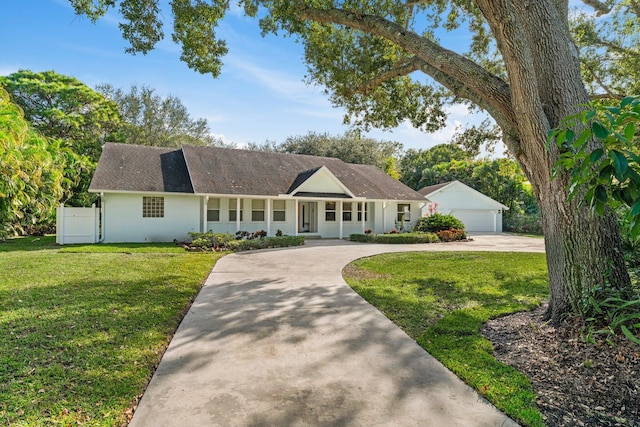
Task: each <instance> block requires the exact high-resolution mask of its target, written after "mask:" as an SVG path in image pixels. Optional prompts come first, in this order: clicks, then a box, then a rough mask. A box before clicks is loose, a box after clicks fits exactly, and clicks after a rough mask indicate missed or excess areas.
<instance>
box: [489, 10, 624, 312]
mask: <svg viewBox="0 0 640 427" xmlns="http://www.w3.org/2000/svg"><path fill="white" fill-rule="evenodd" d="M477 3H478V6H479V7H480V8H481V10H482V12H483V14H484V15H485V17H486V18H487V20H488V22H489V25H490V27H491V29H492V31H493V33H494V35H495V36H496V39H497V44H498V48H499V49H500V51H501V53H502V55H503V57H504V60H505V65H506V68H507V73H508V75H509V84H510V89H511V97H512V108H513V111H514V114H515V117H517V118H518V121H517V125H516V127H517V128H516V129H517V135H516V136H515V137H513V138H507V141H506V142H507V145H508V146H509V149H510V151H511V152H512V153H514V155H515V157H516V158H517V160H518V162H519V163H520V165H521V166H522V168H523V170H524V171H525V173H526V174H527V176H528V177H529V179H530V181H531V184H532V186H533V188H534V191H535V193H536V196H537V199H538V203H539V205H540V211H541V216H542V225H543V230H544V234H545V245H546V251H547V265H548V268H549V285H550V290H551V298H550V303H549V309H548V311H547V317H548V318H549V319H551V320H552V321H554V322H557V321H560V320H561V319H562V318H563V317H564V316H565V315H566V314H568V313H570V312H576V311H579V309H580V302H581V300H582V298H583V297H584V295H585V294H586V293H587V292H589V291H590V290H591V289H592V288H593V287H594V286H597V285H602V284H604V283H605V282H606V281H608V282H609V283H610V284H611V285H612V286H614V287H617V288H624V287H627V286H629V285H630V280H629V275H628V273H627V270H626V266H625V263H624V254H623V252H622V245H621V240H620V232H619V229H618V224H617V222H616V220H615V218H613V217H612V216H611V215H607V216H605V217H604V218H601V217H599V216H596V215H594V214H591V213H590V212H589V211H588V209H586V208H585V207H581V208H580V207H578V200H577V199H575V200H573V201H572V202H568V201H567V195H568V194H567V193H568V192H567V183H568V179H567V176H566V174H565V175H564V176H559V177H557V178H556V179H552V178H551V169H552V167H553V165H554V164H555V162H556V160H557V157H558V149H557V147H555V146H554V145H553V144H552V146H551V147H549V149H547V147H546V145H545V142H546V138H547V134H548V132H549V130H551V129H553V128H554V127H557V126H558V125H559V124H560V122H561V120H562V118H564V117H566V116H568V115H571V114H575V113H576V112H578V111H579V109H580V108H581V107H580V106H581V105H584V104H586V103H587V102H589V95H588V93H587V91H586V89H585V87H584V85H583V83H582V80H581V76H580V63H579V58H578V52H577V49H576V47H575V45H574V44H573V40H572V38H571V35H570V33H569V28H568V20H567V13H568V9H567V2H566V1H560V0H555V1H553V0H537V1H529V2H527V1H522V0H512V1H510V0H478V1H477ZM590 144H592V145H593V146H594V147H595V146H596V145H597V142H595V141H591V142H590Z"/></svg>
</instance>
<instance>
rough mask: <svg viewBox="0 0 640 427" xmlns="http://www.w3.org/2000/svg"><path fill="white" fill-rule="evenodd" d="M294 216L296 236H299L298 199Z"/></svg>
mask: <svg viewBox="0 0 640 427" xmlns="http://www.w3.org/2000/svg"><path fill="white" fill-rule="evenodd" d="M293 218H294V222H293V229H294V231H295V233H294V236H297V235H298V199H296V206H295V209H294V210H293Z"/></svg>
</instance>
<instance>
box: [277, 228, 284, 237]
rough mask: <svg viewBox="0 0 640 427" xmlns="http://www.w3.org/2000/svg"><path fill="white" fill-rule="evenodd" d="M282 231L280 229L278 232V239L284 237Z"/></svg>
mask: <svg viewBox="0 0 640 427" xmlns="http://www.w3.org/2000/svg"><path fill="white" fill-rule="evenodd" d="M282 235H283V234H282V230H280V229H278V231H276V237H282Z"/></svg>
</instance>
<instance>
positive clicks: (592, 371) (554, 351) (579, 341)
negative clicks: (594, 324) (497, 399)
mask: <svg viewBox="0 0 640 427" xmlns="http://www.w3.org/2000/svg"><path fill="white" fill-rule="evenodd" d="M545 309H546V307H545V306H543V307H540V308H538V309H536V310H534V311H531V312H526V313H517V314H513V315H510V316H505V317H502V318H499V319H495V320H491V321H489V322H488V323H486V324H485V325H484V326H483V328H482V334H483V335H484V336H485V337H486V338H487V339H488V340H489V341H491V342H492V343H493V346H494V350H495V356H496V358H497V359H498V360H500V361H502V362H503V363H505V364H507V365H511V366H513V367H515V368H516V369H518V370H519V371H520V372H522V373H524V374H525V375H527V376H528V377H529V379H530V381H531V384H532V385H533V388H534V391H535V392H536V393H537V404H538V408H539V410H540V412H541V413H542V415H543V417H544V420H545V424H547V425H548V426H640V346H639V345H637V344H634V343H632V342H631V341H629V340H628V339H626V338H624V337H622V336H612V335H608V334H607V335H596V336H595V337H594V338H595V339H596V343H595V344H594V343H589V342H586V341H585V339H584V335H583V334H582V327H583V325H582V324H581V323H580V322H579V321H571V320H570V321H567V322H564V323H563V324H562V325H559V326H552V325H550V324H548V323H546V322H544V321H542V315H543V313H544V310H545Z"/></svg>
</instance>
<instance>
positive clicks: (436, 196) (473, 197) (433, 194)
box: [419, 180, 509, 210]
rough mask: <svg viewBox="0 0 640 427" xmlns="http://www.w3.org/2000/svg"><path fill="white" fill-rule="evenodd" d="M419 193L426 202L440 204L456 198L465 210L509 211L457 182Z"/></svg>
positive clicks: (428, 188) (443, 184)
mask: <svg viewBox="0 0 640 427" xmlns="http://www.w3.org/2000/svg"><path fill="white" fill-rule="evenodd" d="M419 193H420V194H423V195H424V197H425V198H426V199H427V200H429V201H432V202H437V203H440V202H441V200H446V199H450V198H456V199H457V200H458V203H462V205H463V206H464V207H465V208H478V207H480V205H485V206H486V205H489V206H491V207H492V208H495V209H507V210H508V209H509V208H508V207H507V206H505V205H503V204H502V203H500V202H498V201H497V200H494V199H492V198H491V197H489V196H487V195H485V194H483V193H481V192H479V191H478V190H476V189H474V188H472V187H469V186H468V185H466V184H464V183H462V182H460V181H457V180H456V181H450V182H444V183H442V184H436V185H432V186H429V187H425V188H422V189H421V190H419Z"/></svg>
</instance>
